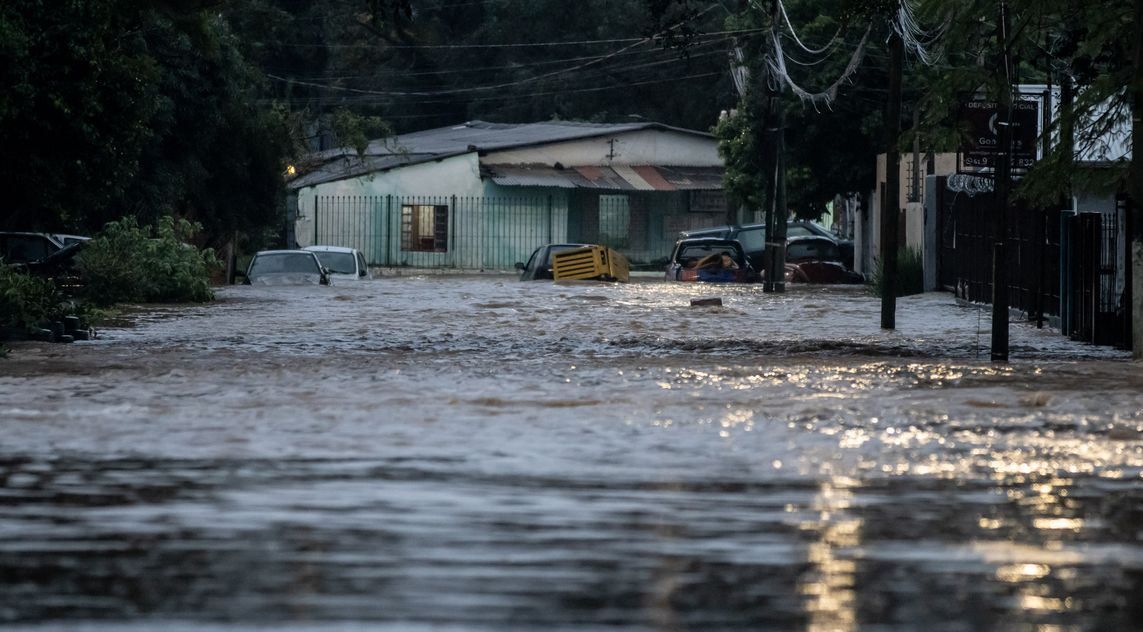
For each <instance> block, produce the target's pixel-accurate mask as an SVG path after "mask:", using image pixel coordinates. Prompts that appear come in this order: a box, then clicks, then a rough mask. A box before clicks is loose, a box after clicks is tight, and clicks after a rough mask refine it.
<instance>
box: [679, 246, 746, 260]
mask: <svg viewBox="0 0 1143 632" xmlns="http://www.w3.org/2000/svg"><path fill="white" fill-rule="evenodd" d="M721 254H728V255H730V256H731V258H732V259H735V260H737V259H738V258H739V256H738V249H737V248H735V247H734V246H716V245H711V244H691V245H686V246H683V247H682V248H680V249H679V256H678V257H677V260H678V261H680V262H686V261H687V260H688V259H695V260H698V259H702V258H703V257H706V256H708V255H721Z"/></svg>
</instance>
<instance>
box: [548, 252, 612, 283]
mask: <svg viewBox="0 0 1143 632" xmlns="http://www.w3.org/2000/svg"><path fill="white" fill-rule="evenodd" d="M552 278H554V279H555V280H557V281H567V280H570V279H593V280H598V281H619V282H622V283H626V282H627V281H629V280H630V278H631V270H630V266H629V265H628V263H627V257H624V256H623V255H621V254H619V253H618V252H615V251H614V250H612V249H611V248H608V247H606V246H584V247H583V248H576V249H575V250H565V251H564V252H559V253H556V254H555V255H552Z"/></svg>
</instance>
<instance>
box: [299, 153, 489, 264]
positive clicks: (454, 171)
mask: <svg viewBox="0 0 1143 632" xmlns="http://www.w3.org/2000/svg"><path fill="white" fill-rule="evenodd" d="M483 192H484V186H483V183H482V182H481V180H480V165H479V162H478V161H477V156H476V154H475V153H471V154H464V155H461V156H453V157H451V158H445V159H443V160H439V161H432V162H426V163H421V164H416V165H409V166H407V167H401V168H399V169H391V170H389V171H380V172H377V173H372V174H368V175H364V176H358V177H356V178H348V179H345V180H337V181H334V182H326V183H323V184H318V185H315V186H312V187H305V188H302V189H299V190H298V191H297V195H298V213H297V220H296V221H295V222H294V231H295V234H296V236H297V237H296V238H297V242H298V245H299V246H310V245H313V241H314V223H313V222H314V217H315V210H314V209H315V207H314V204H315V201H316V198H318V197H326V196H340V197H352V196H362V197H376V196H386V195H400V196H409V195H424V196H440V195H458V196H479V195H482V194H483ZM369 212H372V211H371V209H370V207H369V206H368V205H361V206H360V208H358V209H356V210H355V209H353V208H346V209H345V210H344V212H339V218H340V219H339V221H345V222H354V223H357V224H365V223H366V222H367V221H368V220H367V218H366V215H367V214H368V213H369ZM327 219H328V218H327ZM326 221H327V220H322V228H323V229H325V228H326V227H327V225H326ZM337 232H339V233H345V234H351V233H354V232H360V231H351V230H348V228H347V230H345V231H337ZM319 237H320V235H319ZM359 242H360V243H359ZM336 245H344V246H350V247H354V248H359V249H361V250H365V248H364V247H363V246H364V245H365V244H364V242H362V241H361V240H356V241H354V240H349V241H344V242H343V243H339V244H336Z"/></svg>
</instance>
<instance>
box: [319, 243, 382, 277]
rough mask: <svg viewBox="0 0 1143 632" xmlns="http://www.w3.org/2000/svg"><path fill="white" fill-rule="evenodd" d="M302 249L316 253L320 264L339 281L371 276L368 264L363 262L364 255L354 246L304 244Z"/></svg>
mask: <svg viewBox="0 0 1143 632" xmlns="http://www.w3.org/2000/svg"><path fill="white" fill-rule="evenodd" d="M302 250H305V251H307V252H312V253H314V254H315V255H317V257H318V259H320V260H321V265H322V266H323V267H324V268H325V269H326V270H328V271H329V274H330V275H331V276H332V277H333V278H334V279H336V280H337V281H339V282H341V281H355V280H359V279H369V278H372V275H371V274H370V272H369V266H368V265H367V264H366V263H365V255H363V254H361V251H360V250H358V249H356V248H345V247H343V246H306V247H305V248H302Z"/></svg>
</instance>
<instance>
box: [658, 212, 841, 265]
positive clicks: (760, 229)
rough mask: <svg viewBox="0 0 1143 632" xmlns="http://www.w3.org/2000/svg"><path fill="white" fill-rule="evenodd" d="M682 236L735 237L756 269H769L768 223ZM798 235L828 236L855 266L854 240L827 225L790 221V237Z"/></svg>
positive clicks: (787, 237) (701, 230) (683, 233)
mask: <svg viewBox="0 0 1143 632" xmlns="http://www.w3.org/2000/svg"><path fill="white" fill-rule="evenodd" d="M679 237H680V238H688V237H720V238H722V239H735V240H738V242H739V243H741V244H742V248H743V249H744V250H745V251H746V256H747V257H749V259H750V263H751V265H753V266H754V269H755V270H762V269H763V268H765V256H766V225H765V224H733V225H723V226H713V227H711V228H700V229H697V230H689V231H684V232H682V233H679ZM794 237H824V238H826V239H829V240H831V241H833V242H834V243H835V244H837V247H838V249H839V250H840V252H841V262H842V264H844V265H845V267H847V268H850V269H853V240H851V239H841V238H839V237H838V236H836V235H834V234H833V233H832V232H830V231H829V229H828V228H825V227H824V226H822V225H820V224H817V223H814V222H811V221H808V220H795V221H791V222H787V223H786V239H787V240H788V239H792V238H794Z"/></svg>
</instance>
